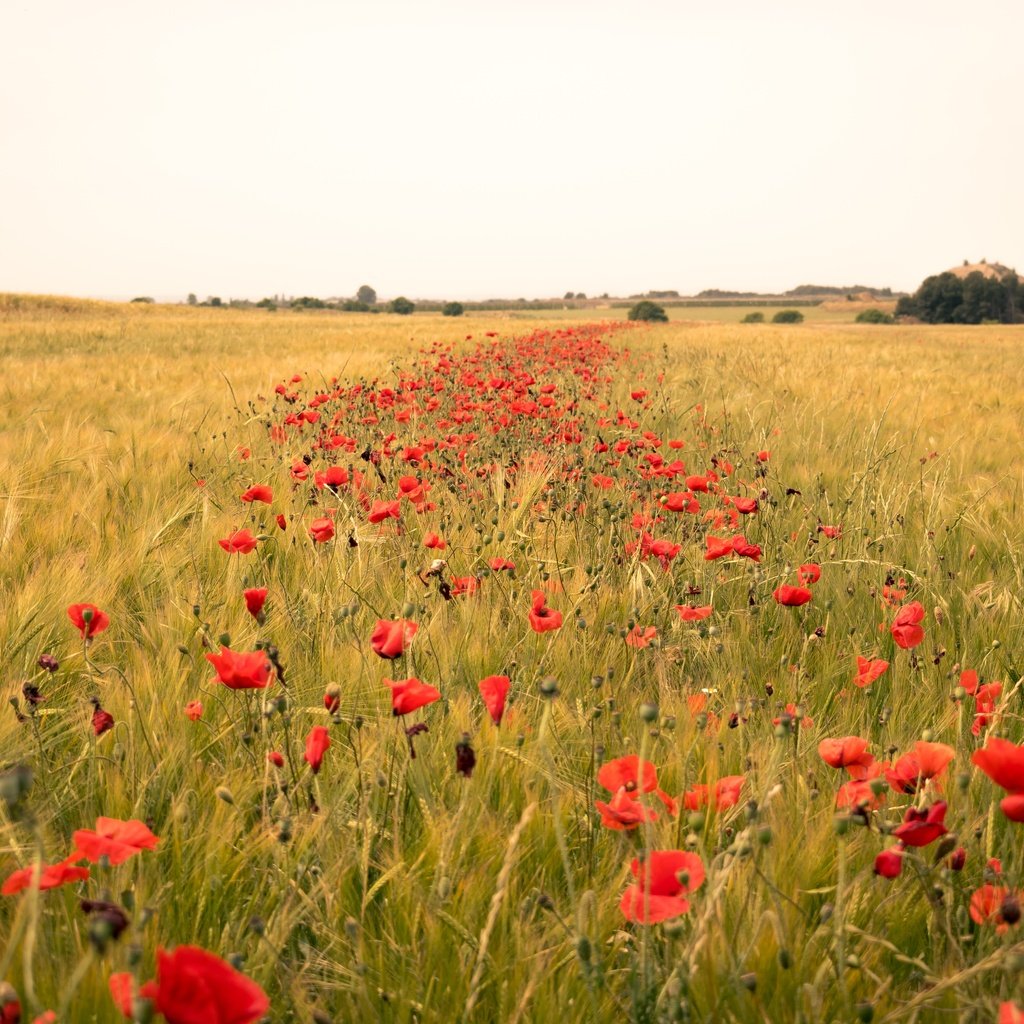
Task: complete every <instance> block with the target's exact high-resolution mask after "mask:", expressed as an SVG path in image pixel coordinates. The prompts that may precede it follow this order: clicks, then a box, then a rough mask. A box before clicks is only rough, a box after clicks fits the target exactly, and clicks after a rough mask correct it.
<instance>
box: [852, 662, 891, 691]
mask: <svg viewBox="0 0 1024 1024" xmlns="http://www.w3.org/2000/svg"><path fill="white" fill-rule="evenodd" d="M888 667H889V662H887V661H885V660H883V659H882V658H874V659H869V658H862V657H861V656H860V655H859V654H858V655H857V676H856V678H855V679H854V680H853V684H854V686H859V687H861V688H862V689H863V687H865V686H870V685H871V684H872V683H873V682H874V681H875V680H876V679H877V678H878V677H879V676H880V675H881V674H882V673H883V672H884V671H885V670H886V669H887V668H888Z"/></svg>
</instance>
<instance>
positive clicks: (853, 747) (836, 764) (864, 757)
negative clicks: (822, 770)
mask: <svg viewBox="0 0 1024 1024" xmlns="http://www.w3.org/2000/svg"><path fill="white" fill-rule="evenodd" d="M818 754H819V756H820V757H821V759H822V760H823V761H824V762H825V764H829V765H831V766H832V767H833V768H845V769H846V770H847V771H848V772H849V773H850V775H851V776H852V777H853V778H855V779H856V778H864V776H865V775H866V774H867V770H868V768H869V767H870V766H871V764H872V763H873V762H874V760H875V759H874V757H873V756H872V755H871V754H869V753H868V741H867V740H862V739H861V738H860V737H859V736H843V737H841V738H840V739H827V740H822V741H821V742H820V743H819V744H818Z"/></svg>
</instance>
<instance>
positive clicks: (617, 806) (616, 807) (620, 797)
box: [594, 787, 658, 832]
mask: <svg viewBox="0 0 1024 1024" xmlns="http://www.w3.org/2000/svg"><path fill="white" fill-rule="evenodd" d="M594 806H595V807H596V808H597V809H598V811H599V812H600V814H601V824H602V825H604V827H605V828H610V829H613V830H614V831H616V832H630V831H632V830H633V829H635V828H637V827H638V826H639V825H643V824H644V823H645V822H649V821H657V820H658V812H657V811H655V810H654V808H652V807H645V806H644V805H643V804H642V803H641V802H640V801H639V800H637V799H636V797H635V796H632V795H631V794H630V793H628V792H627V791H626V788H625V787H623V788H622V789H620V790H619V791H618V792H617V793H616V794H615V795H614V796H613V797H612V798H611V800H610V801H609V802H608V803H604V802H603V801H602V800H595V801H594Z"/></svg>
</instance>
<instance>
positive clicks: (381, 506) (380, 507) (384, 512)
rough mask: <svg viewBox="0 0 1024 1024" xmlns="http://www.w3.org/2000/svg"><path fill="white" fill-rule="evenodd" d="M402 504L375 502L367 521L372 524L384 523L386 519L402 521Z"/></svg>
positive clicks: (397, 502)
mask: <svg viewBox="0 0 1024 1024" xmlns="http://www.w3.org/2000/svg"><path fill="white" fill-rule="evenodd" d="M401 517H402V503H401V502H400V501H380V500H377V501H374V502H373V504H372V505H371V506H370V512H369V515H368V516H367V519H369V521H370V522H371V523H383V522H384V520H385V519H401Z"/></svg>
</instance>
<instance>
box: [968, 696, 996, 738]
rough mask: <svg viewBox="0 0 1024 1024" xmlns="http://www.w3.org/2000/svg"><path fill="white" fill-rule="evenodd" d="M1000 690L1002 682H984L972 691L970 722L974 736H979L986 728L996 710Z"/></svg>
mask: <svg viewBox="0 0 1024 1024" xmlns="http://www.w3.org/2000/svg"><path fill="white" fill-rule="evenodd" d="M1002 692H1003V684H1002V683H985V684H984V686H979V687H978V688H977V689H976V690H975V691H974V722H973V723H972V724H971V732H972V733H973V734H974V735H975V736H980V735H981V732H982V730H983V729H987V728H988V724H989V722H990V721H991V720H992V718H993V716H994V712H995V710H996V700H997V698H998V697H999V695H1000V694H1001V693H1002Z"/></svg>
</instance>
